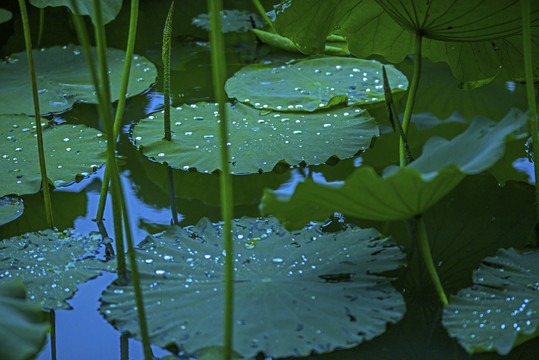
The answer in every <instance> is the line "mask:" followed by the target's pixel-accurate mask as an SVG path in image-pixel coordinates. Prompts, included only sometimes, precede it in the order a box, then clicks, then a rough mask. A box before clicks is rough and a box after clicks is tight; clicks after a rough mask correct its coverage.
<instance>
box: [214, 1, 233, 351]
mask: <svg viewBox="0 0 539 360" xmlns="http://www.w3.org/2000/svg"><path fill="white" fill-rule="evenodd" d="M208 8H209V12H210V24H211V29H210V46H211V60H212V75H213V76H212V78H213V89H214V90H213V91H214V95H215V97H216V99H217V102H218V103H219V115H220V137H221V170H222V171H221V176H220V189H221V216H222V218H223V221H224V227H223V237H224V245H225V246H224V247H225V252H226V258H225V284H224V285H225V304H224V305H225V308H224V311H225V323H224V353H223V358H224V359H226V360H228V359H232V349H233V346H232V344H233V339H232V334H233V330H234V327H233V326H234V323H233V319H234V287H233V286H234V263H233V259H234V253H233V247H232V217H233V209H234V205H233V202H232V201H233V200H232V199H233V197H232V181H231V180H232V178H231V175H230V171H229V165H228V164H229V153H228V146H227V143H228V130H227V116H226V108H225V105H226V103H225V101H226V96H225V90H224V85H225V78H226V59H225V42H224V38H223V33H222V32H221V9H222V8H223V4H222V0H208Z"/></svg>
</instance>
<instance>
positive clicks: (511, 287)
mask: <svg viewBox="0 0 539 360" xmlns="http://www.w3.org/2000/svg"><path fill="white" fill-rule="evenodd" d="M538 264H539V251H537V250H535V251H531V252H527V253H523V254H519V253H517V252H516V251H515V250H513V249H509V250H504V249H502V250H500V251H499V253H498V256H496V257H489V258H486V259H485V260H483V263H482V264H481V266H480V267H479V269H477V270H476V271H475V272H474V274H473V280H474V283H475V285H473V286H471V287H469V288H466V289H463V290H461V291H459V292H458V294H457V295H454V296H451V298H450V302H449V305H448V306H446V307H445V308H444V311H443V315H442V323H443V325H444V327H445V328H446V329H447V331H448V333H449V335H450V336H451V337H456V338H457V340H458V342H459V343H460V345H461V346H463V347H464V348H465V349H466V351H468V352H469V353H474V352H480V351H497V352H498V353H499V354H502V355H506V354H507V353H509V351H511V349H512V348H513V347H514V346H516V345H518V344H520V343H522V342H524V341H526V340H529V339H531V338H533V337H536V336H539V331H538V326H537V325H538V324H539V266H538Z"/></svg>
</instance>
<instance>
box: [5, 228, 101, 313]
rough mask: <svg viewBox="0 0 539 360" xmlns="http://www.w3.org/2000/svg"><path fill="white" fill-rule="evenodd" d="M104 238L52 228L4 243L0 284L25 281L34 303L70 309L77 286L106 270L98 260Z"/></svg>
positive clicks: (49, 307) (92, 234) (96, 234)
mask: <svg viewBox="0 0 539 360" xmlns="http://www.w3.org/2000/svg"><path fill="white" fill-rule="evenodd" d="M102 244H103V240H102V238H101V235H99V234H98V233H90V234H89V235H87V236H86V235H81V234H79V233H77V232H74V231H72V230H69V229H68V230H64V231H63V232H57V231H53V230H50V229H47V230H43V231H38V232H34V233H26V234H24V235H20V236H14V237H11V238H8V239H4V240H2V241H0V250H1V254H2V259H1V260H0V283H1V282H5V281H7V280H8V279H13V278H21V279H22V281H23V282H24V284H25V285H26V287H27V289H28V295H29V298H30V300H32V301H33V302H35V303H39V304H41V306H42V307H43V308H45V309H70V308H71V306H70V305H69V304H68V303H67V302H66V300H67V299H69V298H71V297H72V296H73V294H74V293H75V292H76V291H77V284H80V283H82V282H85V281H87V280H90V279H92V278H94V277H96V276H98V275H99V274H100V273H101V270H104V269H105V265H104V263H103V262H101V261H99V260H97V259H96V256H97V252H98V250H99V249H98V248H99V246H100V245H102Z"/></svg>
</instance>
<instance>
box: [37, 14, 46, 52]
mask: <svg viewBox="0 0 539 360" xmlns="http://www.w3.org/2000/svg"><path fill="white" fill-rule="evenodd" d="M44 27H45V8H39V30H38V33H37V47H38V48H40V47H41V39H42V38H43V28H44Z"/></svg>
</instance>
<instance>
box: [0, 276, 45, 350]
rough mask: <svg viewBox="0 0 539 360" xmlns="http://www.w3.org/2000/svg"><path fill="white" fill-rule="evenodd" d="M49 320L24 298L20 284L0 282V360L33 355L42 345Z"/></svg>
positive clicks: (16, 282)
mask: <svg viewBox="0 0 539 360" xmlns="http://www.w3.org/2000/svg"><path fill="white" fill-rule="evenodd" d="M48 332H49V323H48V321H47V319H46V316H45V315H44V313H43V312H42V311H41V308H40V307H39V306H38V305H36V304H34V303H31V302H29V301H28V300H26V289H25V288H24V284H23V283H22V282H21V281H20V280H18V281H3V282H2V283H0V359H10V360H26V359H31V358H33V357H34V356H35V355H36V354H37V353H38V352H39V351H40V350H41V348H43V345H45V341H46V340H47V333H48Z"/></svg>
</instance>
